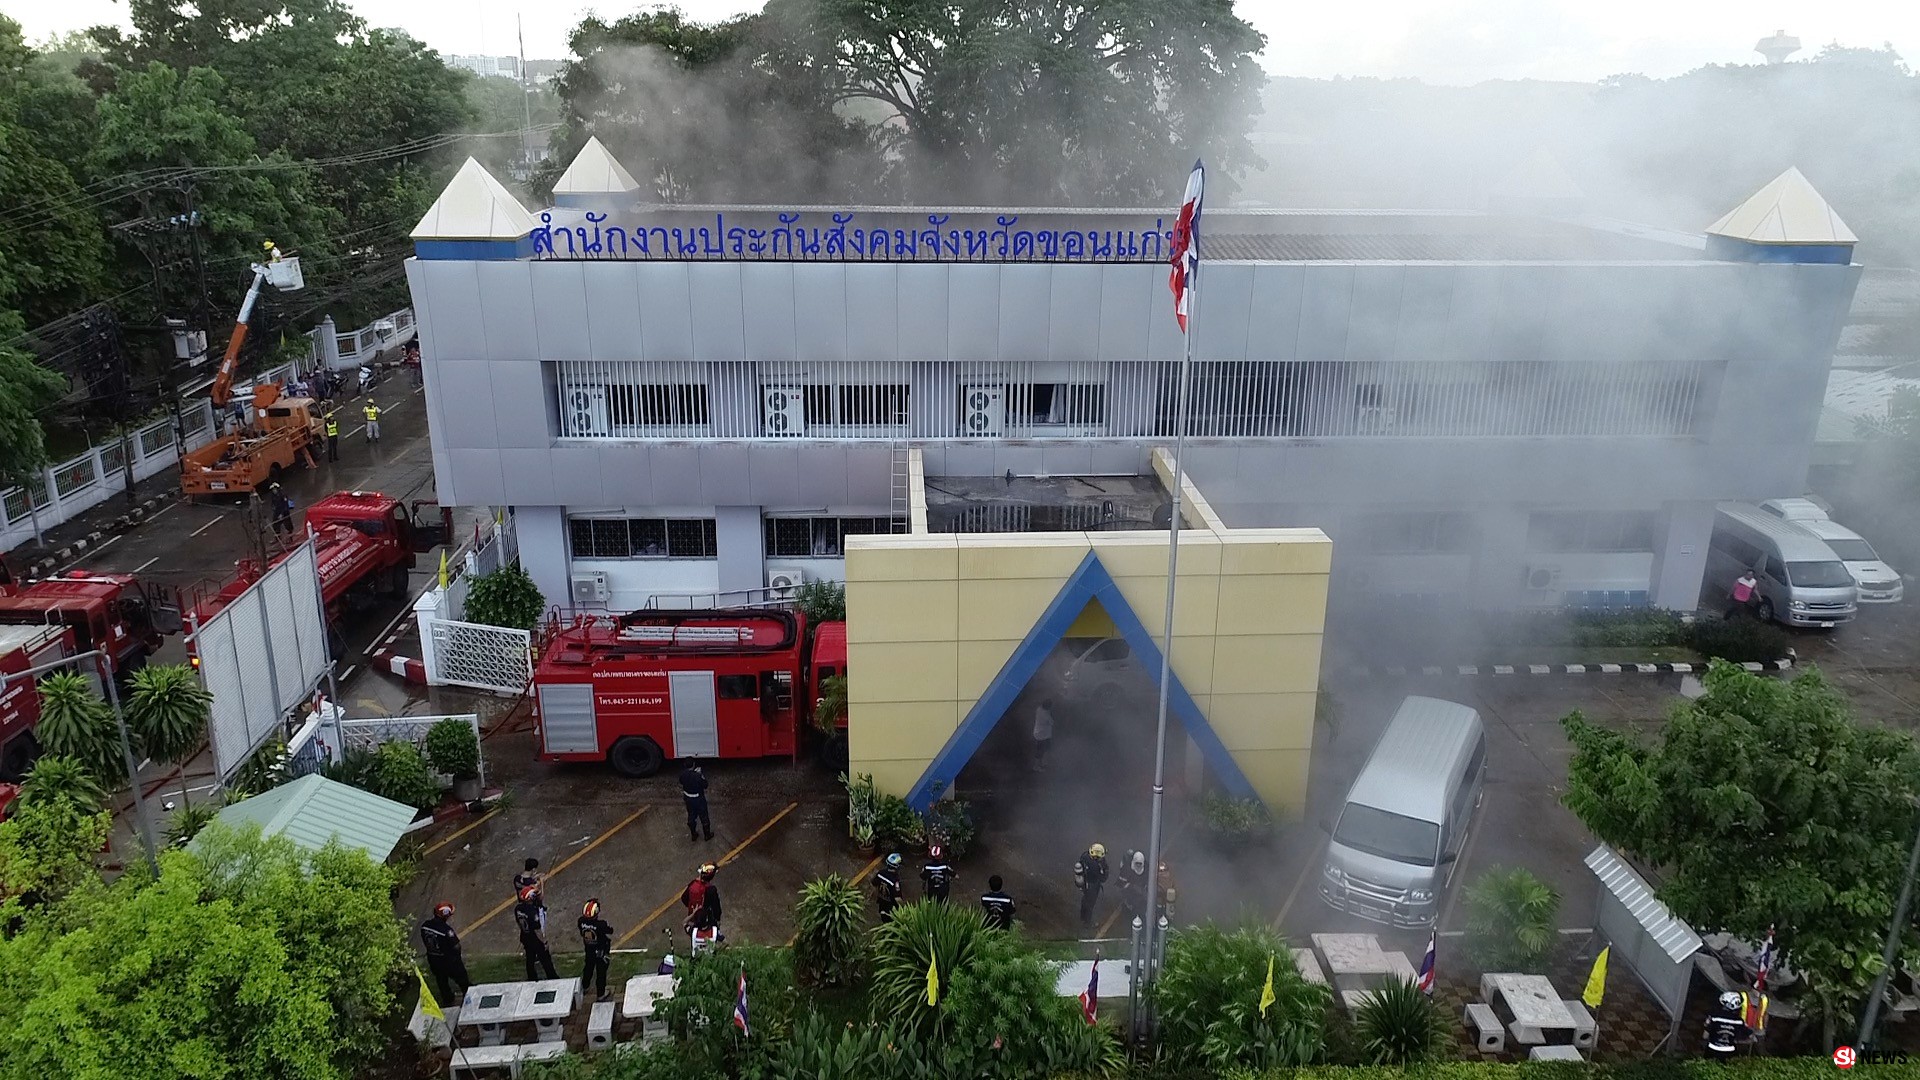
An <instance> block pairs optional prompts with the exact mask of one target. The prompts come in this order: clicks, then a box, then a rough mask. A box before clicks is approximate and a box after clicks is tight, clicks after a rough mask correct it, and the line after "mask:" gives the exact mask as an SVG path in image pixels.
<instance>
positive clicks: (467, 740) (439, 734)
mask: <svg viewBox="0 0 1920 1080" xmlns="http://www.w3.org/2000/svg"><path fill="white" fill-rule="evenodd" d="M427 760H428V761H430V762H432V763H433V770H434V771H435V772H439V773H445V774H447V775H448V776H449V777H452V778H453V797H454V798H456V799H458V800H460V801H461V802H463V803H468V802H473V801H474V800H475V799H478V798H479V797H480V740H479V739H478V738H477V737H475V736H474V733H473V725H472V724H470V723H468V722H467V721H465V720H456V719H447V720H442V721H440V722H439V723H437V724H435V725H433V726H432V727H430V728H428V729H427Z"/></svg>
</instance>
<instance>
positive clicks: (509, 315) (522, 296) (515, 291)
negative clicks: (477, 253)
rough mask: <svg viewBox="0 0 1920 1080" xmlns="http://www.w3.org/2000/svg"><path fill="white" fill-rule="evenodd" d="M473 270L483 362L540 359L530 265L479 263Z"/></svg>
mask: <svg viewBox="0 0 1920 1080" xmlns="http://www.w3.org/2000/svg"><path fill="white" fill-rule="evenodd" d="M428 265H432V264H431V263H429V264H428ZM473 267H474V272H475V273H476V274H477V275H478V276H479V281H480V313H479V314H480V321H481V324H482V325H483V326H484V327H485V328H486V332H487V347H486V359H488V360H537V359H539V358H540V334H539V327H538V323H537V321H536V318H535V315H534V310H533V264H532V263H523V262H481V263H474V264H473ZM462 359H466V358H462Z"/></svg>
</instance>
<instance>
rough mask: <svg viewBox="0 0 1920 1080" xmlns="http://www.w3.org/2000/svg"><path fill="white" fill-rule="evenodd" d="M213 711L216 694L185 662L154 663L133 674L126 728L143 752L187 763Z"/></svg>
mask: <svg viewBox="0 0 1920 1080" xmlns="http://www.w3.org/2000/svg"><path fill="white" fill-rule="evenodd" d="M212 710H213V695H212V694H211V693H209V692H208V691H207V688H206V687H204V686H201V685H200V679H199V677H198V676H196V675H195V674H194V673H193V669H192V668H190V667H188V666H187V665H185V664H164V665H154V666H150V667H144V668H141V669H140V670H139V671H136V672H134V673H133V692H132V693H130V694H128V695H127V705H126V713H127V728H128V730H129V731H130V732H131V733H132V735H133V737H134V739H135V741H136V742H138V744H139V747H140V752H141V753H143V754H145V755H146V756H147V757H149V758H152V759H153V760H154V761H171V762H176V763H182V764H184V763H185V762H186V761H187V759H189V758H191V757H193V755H194V754H196V753H198V752H199V750H200V744H201V742H202V741H203V740H204V739H205V738H206V737H207V719H208V717H209V716H210V715H211V713H212ZM182 791H183V797H184V789H182ZM192 801H193V800H192V799H191V798H188V799H187V802H188V803H189V804H191V803H192Z"/></svg>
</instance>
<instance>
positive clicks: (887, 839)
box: [873, 795, 927, 848]
mask: <svg viewBox="0 0 1920 1080" xmlns="http://www.w3.org/2000/svg"><path fill="white" fill-rule="evenodd" d="M873 834H874V838H875V839H876V840H878V841H880V842H882V843H887V844H892V845H894V846H896V847H901V848H917V847H920V846H921V845H923V844H925V843H926V842H927V832H926V826H925V825H924V824H923V823H922V822H921V820H920V815H919V814H916V813H914V812H913V807H911V806H908V805H907V800H905V799H903V798H901V797H900V796H898V795H882V796H880V797H879V798H878V799H877V800H876V801H875V803H874V815H873Z"/></svg>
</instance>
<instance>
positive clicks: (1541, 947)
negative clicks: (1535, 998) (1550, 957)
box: [1466, 866, 1560, 971]
mask: <svg viewBox="0 0 1920 1080" xmlns="http://www.w3.org/2000/svg"><path fill="white" fill-rule="evenodd" d="M1466 901H1467V948H1468V951H1469V952H1471V953H1472V954H1473V955H1474V956H1475V957H1476V958H1477V959H1478V960H1479V961H1480V965H1481V967H1482V968H1484V969H1485V970H1488V971H1525V970H1531V969H1532V968H1533V967H1535V966H1537V965H1538V964H1540V963H1541V962H1542V961H1544V960H1545V959H1546V956H1547V954H1548V953H1549V952H1552V951H1553V945H1554V942H1555V941H1556V940H1557V937H1558V934H1557V933H1556V931H1555V930H1554V927H1555V926H1557V925H1558V919H1559V914H1560V894H1559V893H1558V892H1555V891H1554V889H1553V887H1552V886H1551V885H1548V884H1547V883H1546V882H1544V881H1541V880H1540V879H1539V878H1538V877H1535V876H1534V875H1533V873H1532V872H1531V871H1528V870H1526V869H1525V868H1523V867H1502V866H1495V867H1491V868H1489V869H1488V870H1487V872H1486V873H1484V874H1482V875H1480V877H1479V879H1478V880H1476V881H1475V882H1474V883H1473V884H1472V885H1471V886H1469V887H1468V888H1467V894H1466Z"/></svg>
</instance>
